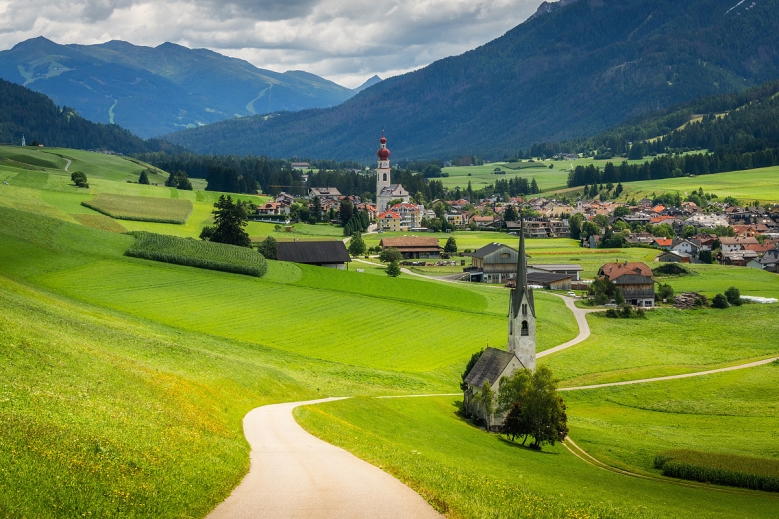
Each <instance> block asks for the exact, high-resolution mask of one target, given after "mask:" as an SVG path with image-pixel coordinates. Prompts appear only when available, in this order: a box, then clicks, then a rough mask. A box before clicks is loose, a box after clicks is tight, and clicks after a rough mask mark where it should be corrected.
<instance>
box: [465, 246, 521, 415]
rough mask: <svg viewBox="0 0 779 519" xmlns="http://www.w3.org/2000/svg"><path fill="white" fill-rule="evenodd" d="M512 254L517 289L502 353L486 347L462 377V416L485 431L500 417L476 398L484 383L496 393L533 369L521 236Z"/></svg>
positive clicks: (514, 289)
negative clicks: (504, 383) (506, 382)
mask: <svg viewBox="0 0 779 519" xmlns="http://www.w3.org/2000/svg"><path fill="white" fill-rule="evenodd" d="M515 254H516V257H517V263H516V274H515V278H516V280H517V286H516V287H515V288H513V289H512V290H511V295H510V296H509V315H508V344H507V347H506V350H498V349H496V348H490V347H487V349H485V350H484V352H483V353H482V354H481V356H480V357H479V360H478V361H477V362H476V364H475V365H474V366H473V368H471V371H470V372H469V373H468V376H467V377H466V378H465V389H464V390H463V409H464V410H465V413H466V414H467V415H470V416H473V417H475V418H477V419H480V420H483V421H484V422H485V423H486V424H487V428H488V429H492V428H493V427H495V426H497V427H499V426H500V425H501V424H502V422H503V418H504V417H502V416H499V417H494V416H492V415H490V414H488V413H487V412H486V410H485V407H484V405H483V404H482V402H481V399H480V395H481V392H482V389H483V388H484V384H485V383H486V384H489V386H490V388H491V389H492V391H494V392H495V393H496V394H497V393H498V392H499V391H500V381H501V379H502V378H503V377H510V376H512V375H513V374H514V372H515V371H517V370H519V369H523V368H527V369H530V370H535V369H536V310H535V304H534V301H533V290H532V289H530V288H529V287H528V280H527V259H526V254H525V237H524V233H522V234H520V238H519V253H515Z"/></svg>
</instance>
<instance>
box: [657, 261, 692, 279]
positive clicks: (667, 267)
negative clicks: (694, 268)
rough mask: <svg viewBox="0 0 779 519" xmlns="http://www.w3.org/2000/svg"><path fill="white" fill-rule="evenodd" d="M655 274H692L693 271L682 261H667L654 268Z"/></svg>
mask: <svg viewBox="0 0 779 519" xmlns="http://www.w3.org/2000/svg"><path fill="white" fill-rule="evenodd" d="M652 274H654V275H655V276H690V275H692V272H691V271H690V269H688V268H687V267H685V266H683V265H682V264H681V263H666V264H664V265H661V266H659V267H656V268H653V269H652Z"/></svg>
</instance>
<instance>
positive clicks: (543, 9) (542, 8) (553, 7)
mask: <svg viewBox="0 0 779 519" xmlns="http://www.w3.org/2000/svg"><path fill="white" fill-rule="evenodd" d="M576 1H578V0H557V2H542V3H541V5H539V6H538V10H536V12H535V14H534V15H533V16H531V17H530V18H528V20H532V19H533V18H536V17H538V16H542V15H545V14H549V13H551V12H552V11H557V10H558V9H560V8H561V7H565V6H566V5H569V4H572V3H574V2H576Z"/></svg>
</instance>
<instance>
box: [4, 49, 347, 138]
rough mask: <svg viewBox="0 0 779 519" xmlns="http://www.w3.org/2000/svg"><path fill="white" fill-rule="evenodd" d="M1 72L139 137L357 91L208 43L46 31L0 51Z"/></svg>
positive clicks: (320, 104) (321, 102) (317, 104)
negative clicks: (66, 36)
mask: <svg viewBox="0 0 779 519" xmlns="http://www.w3.org/2000/svg"><path fill="white" fill-rule="evenodd" d="M0 78H2V79H5V80H6V81H11V82H14V83H17V84H20V85H24V86H27V87H28V88H31V89H32V90H35V91H36V92H40V93H42V94H46V95H47V96H49V97H51V98H52V99H53V100H54V101H55V102H56V103H57V104H64V105H67V106H72V107H74V108H75V109H76V110H78V111H79V113H81V114H82V115H83V116H84V117H86V118H87V119H89V120H90V121H94V122H98V123H104V124H113V123H116V124H120V125H122V126H123V127H125V128H127V129H129V130H130V131H132V132H133V133H135V134H137V135H140V136H142V137H144V138H148V137H154V136H157V135H161V134H163V133H169V132H171V131H175V130H180V129H182V128H187V127H192V126H197V125H200V124H206V123H210V122H215V121H220V120H223V119H228V118H232V117H236V116H247V115H254V114H265V113H271V112H276V111H280V110H292V111H294V110H303V109H307V108H325V107H329V106H335V105H338V104H340V103H342V102H344V101H346V100H347V99H349V98H350V97H352V96H353V95H354V94H355V93H356V92H355V91H353V90H351V89H349V88H345V87H342V86H340V85H337V84H335V83H333V82H332V81H328V80H326V79H323V78H321V77H319V76H316V75H314V74H309V73H307V72H303V71H297V70H295V71H288V72H284V73H278V72H273V71H271V70H264V69H259V68H257V67H255V66H253V65H252V64H250V63H248V62H246V61H244V60H240V59H236V58H228V57H227V56H223V55H221V54H218V53H216V52H212V51H210V50H206V49H188V48H186V47H183V46H181V45H176V44H173V43H163V44H162V45H159V46H157V47H154V48H152V47H143V46H136V45H132V44H131V43H127V42H124V41H117V40H114V41H109V42H106V43H102V44H99V45H59V44H57V43H54V42H52V41H50V40H47V39H46V38H43V37H38V38H34V39H30V40H27V41H24V42H21V43H19V44H17V45H16V46H14V47H13V48H12V49H10V50H5V51H2V52H0Z"/></svg>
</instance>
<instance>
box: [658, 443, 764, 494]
mask: <svg viewBox="0 0 779 519" xmlns="http://www.w3.org/2000/svg"><path fill="white" fill-rule="evenodd" d="M655 468H658V469H662V471H663V475H664V476H670V477H673V478H679V479H687V480H691V481H700V482H702V483H713V484H715V485H725V486H730V487H740V488H750V489H753V490H764V491H767V492H779V460H773V459H764V458H752V457H748V456H737V455H734V454H719V453H713V452H699V451H691V450H673V451H667V452H663V453H661V454H658V455H657V456H656V457H655Z"/></svg>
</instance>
